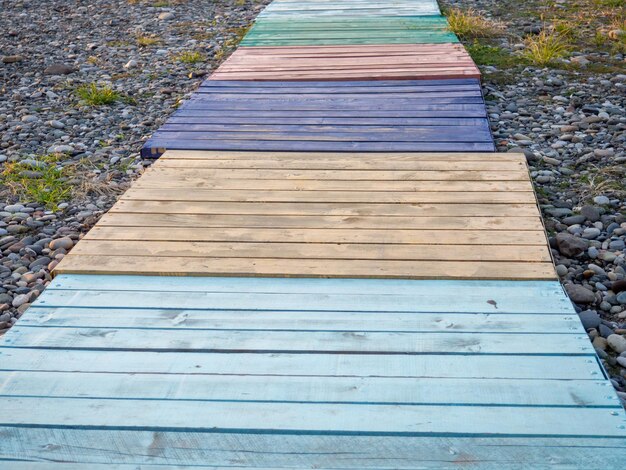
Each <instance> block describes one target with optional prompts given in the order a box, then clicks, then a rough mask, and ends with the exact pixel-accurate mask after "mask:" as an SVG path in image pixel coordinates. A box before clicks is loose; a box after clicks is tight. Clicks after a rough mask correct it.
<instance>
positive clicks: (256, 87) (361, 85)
mask: <svg viewBox="0 0 626 470" xmlns="http://www.w3.org/2000/svg"><path fill="white" fill-rule="evenodd" d="M372 47H374V46H372ZM385 47H389V46H385ZM396 47H400V46H396ZM297 48H298V49H299V47H297ZM343 48H344V46H336V47H335V50H342V49H343ZM266 49H271V48H264V49H263V50H266ZM280 49H281V50H289V49H291V48H290V47H281V48H280ZM244 50H247V49H244ZM468 85H470V86H471V85H480V80H478V79H476V78H459V79H456V78H455V79H437V80H402V81H396V80H380V81H371V80H355V81H351V82H337V83H332V84H330V83H327V82H319V81H307V82H295V83H293V82H288V81H276V82H263V83H254V82H247V81H245V80H244V81H242V80H218V81H211V80H205V81H204V82H202V83H201V84H200V88H199V89H205V88H215V89H218V90H219V89H223V88H224V87H226V88H229V89H230V88H231V87H237V88H240V89H242V90H244V89H248V90H252V91H253V92H254V93H263V92H264V93H270V92H271V90H272V89H273V90H274V93H276V92H278V93H281V92H282V90H299V91H300V90H302V93H303V94H306V93H311V92H312V91H311V89H316V90H317V91H316V93H319V91H320V89H324V90H326V91H328V92H329V93H333V92H337V91H339V90H342V89H343V90H346V89H350V90H352V91H353V92H356V91H358V92H367V91H368V90H370V91H371V92H372V93H379V92H385V90H387V91H392V92H397V91H407V92H414V91H419V90H424V89H427V87H435V89H437V90H439V91H442V90H441V87H444V89H445V90H449V89H451V88H452V87H454V88H455V89H457V90H460V89H463V90H466V89H468V88H466V87H467V86H468ZM242 92H245V91H242Z"/></svg>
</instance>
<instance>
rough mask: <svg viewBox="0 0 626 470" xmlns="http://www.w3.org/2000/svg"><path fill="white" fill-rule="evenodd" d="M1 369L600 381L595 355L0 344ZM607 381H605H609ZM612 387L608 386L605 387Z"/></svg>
mask: <svg viewBox="0 0 626 470" xmlns="http://www.w3.org/2000/svg"><path fill="white" fill-rule="evenodd" d="M0 370H3V371H20V370H22V371H59V372H61V371H64V372H74V371H82V372H99V373H100V372H113V373H126V372H128V373H157V374H159V373H166V374H193V375H223V374H227V375H238V374H243V375H260V376H262V375H280V376H302V377H338V376H346V377H409V378H425V377H434V378H437V377H440V378H483V379H517V380H526V379H550V380H552V379H555V380H556V379H563V380H598V379H602V372H601V371H600V368H599V367H598V362H597V359H596V358H595V357H594V356H528V355H511V356H506V357H503V356H498V355H481V354H474V355H441V354H431V355H428V356H418V355H401V354H391V355H389V354H338V355H332V354H286V353H272V354H259V353H248V354H247V353H236V352H231V353H227V354H220V353H198V352H186V353H185V354H181V353H174V352H151V351H136V352H133V353H132V354H131V353H129V352H128V351H107V352H106V354H103V353H102V352H101V351H94V350H54V349H28V348H24V349H17V348H3V347H0ZM607 383H608V382H607ZM609 390H610V389H609Z"/></svg>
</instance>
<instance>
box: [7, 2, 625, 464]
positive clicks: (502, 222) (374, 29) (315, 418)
mask: <svg viewBox="0 0 626 470" xmlns="http://www.w3.org/2000/svg"><path fill="white" fill-rule="evenodd" d="M494 149H495V147H494V143H493V140H492V137H491V133H490V129H489V125H488V122H487V115H486V110H485V106H484V102H483V98H482V95H481V90H480V84H479V73H478V71H477V69H476V66H475V65H474V64H473V63H472V62H471V59H470V58H469V56H468V55H467V53H466V52H465V50H464V49H463V47H462V46H460V45H459V44H458V42H457V41H456V38H455V37H454V35H453V34H451V33H450V32H448V31H447V30H446V22H445V18H443V17H442V16H440V12H439V9H438V7H437V4H436V2H434V1H432V0H413V1H409V0H388V1H387V2H372V1H369V0H341V1H340V0H311V1H307V2H298V1H295V0H275V1H274V2H273V3H271V4H270V5H269V6H268V7H267V8H266V10H264V12H263V13H262V14H261V15H260V16H259V18H258V20H257V22H256V24H255V26H254V27H253V28H252V29H251V31H250V32H249V34H248V36H246V38H244V41H243V43H242V47H241V48H240V49H239V50H238V51H236V52H235V53H234V54H233V56H232V57H231V58H230V59H229V60H227V61H226V62H225V63H224V64H223V65H222V67H220V68H219V69H218V70H217V71H216V73H215V74H214V75H213V76H211V77H210V78H209V80H207V81H206V83H205V84H204V85H203V86H202V87H201V88H200V89H199V90H198V92H197V93H196V94H195V95H194V96H193V97H192V98H191V99H190V100H188V101H187V102H186V103H184V104H183V105H182V106H181V108H180V109H179V110H178V111H177V112H176V113H174V115H173V116H172V117H171V118H170V119H169V120H168V121H167V123H166V124H165V125H164V126H163V127H162V128H161V129H159V131H157V132H156V133H155V134H154V135H153V137H152V138H151V139H150V140H149V141H148V142H147V143H146V146H145V147H144V154H145V155H146V156H153V157H159V156H160V158H159V160H158V161H157V162H156V163H155V164H154V165H153V166H152V167H151V168H150V169H149V170H147V171H146V173H145V175H144V176H143V177H142V178H140V179H139V180H138V181H137V182H136V183H135V185H133V187H132V188H131V189H130V190H129V191H128V192H127V193H126V194H125V195H124V196H123V197H122V198H121V200H120V201H119V202H118V203H117V204H116V205H115V206H114V207H113V208H112V209H111V211H110V212H109V213H108V214H107V215H106V216H104V217H103V218H102V219H101V221H100V222H99V223H98V224H97V225H96V227H95V228H94V229H93V230H92V231H91V232H89V234H87V236H86V237H85V238H84V239H83V240H82V241H81V242H79V243H78V244H77V246H76V247H75V248H74V249H73V250H72V251H71V252H70V254H68V255H67V256H66V257H65V258H64V259H63V261H62V262H61V263H60V264H59V265H58V266H57V268H56V274H57V276H56V278H55V279H54V281H53V282H52V283H51V284H50V286H49V287H48V288H47V289H46V291H45V292H44V293H43V294H42V295H41V296H40V297H39V299H38V300H37V301H36V302H35V303H34V304H33V306H32V307H31V308H30V309H29V310H28V311H27V312H26V313H25V314H24V315H23V316H22V317H21V318H20V320H19V321H18V322H17V324H16V325H15V326H14V327H13V328H12V329H11V330H10V331H9V333H7V334H6V335H5V337H4V338H3V342H2V344H1V347H0V394H1V395H2V399H3V404H4V405H5V406H4V408H3V412H2V418H0V440H1V442H2V445H1V446H0V459H1V460H0V462H5V463H6V464H7V468H17V469H19V468H38V467H40V466H41V467H48V466H57V467H59V468H85V469H87V468H89V469H92V468H100V467H102V468H130V467H131V466H132V467H133V468H134V467H136V466H141V467H140V468H160V466H163V465H165V466H168V467H171V466H175V465H176V466H180V467H184V466H196V467H204V468H266V469H268V468H342V469H357V468H358V469H360V468H387V469H400V468H403V469H409V468H457V467H463V468H481V469H482V468H485V469H496V468H497V469H501V468H544V467H548V466H560V467H565V468H619V467H621V466H622V463H623V448H624V446H625V444H626V418H625V416H624V411H623V409H622V408H621V406H620V405H619V402H618V400H617V397H616V396H615V393H614V390H613V388H612V387H611V384H610V382H609V381H608V379H607V377H606V375H605V373H604V371H603V369H602V367H601V366H600V363H599V361H598V358H597V357H596V354H595V351H594V349H593V347H592V345H591V344H590V343H589V340H588V338H587V336H586V333H585V330H584V328H583V326H582V325H581V323H580V321H579V319H578V316H577V315H576V312H575V311H574V309H573V306H572V305H571V303H570V301H569V299H568V298H567V296H566V295H565V294H564V292H563V290H562V288H561V286H560V284H559V282H558V281H557V278H556V273H555V271H554V268H553V264H552V261H551V255H550V249H549V246H548V243H547V240H546V237H545V233H544V230H543V225H542V221H541V216H540V213H539V210H538V207H537V205H536V201H535V197H534V193H533V190H532V185H531V183H530V179H529V174H528V170H527V167H526V162H525V158H524V157H523V155H520V154H499V153H494V152H493V151H494ZM598 449H601V451H599V450H598ZM33 462H41V463H40V464H38V465H36V466H34V464H33ZM116 465H119V467H116ZM0 466H2V465H1V464H0Z"/></svg>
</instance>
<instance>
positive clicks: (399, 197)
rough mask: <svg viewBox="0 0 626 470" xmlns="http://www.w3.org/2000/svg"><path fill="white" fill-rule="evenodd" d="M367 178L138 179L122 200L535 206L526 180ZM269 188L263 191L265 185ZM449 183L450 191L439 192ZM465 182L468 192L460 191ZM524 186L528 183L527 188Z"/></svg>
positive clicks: (534, 200) (533, 196) (532, 194)
mask: <svg viewBox="0 0 626 470" xmlns="http://www.w3.org/2000/svg"><path fill="white" fill-rule="evenodd" d="M371 184H372V183H371V182H369V181H355V182H336V181H330V182H327V181H281V180H221V181H206V182H204V183H203V184H202V185H201V187H199V188H194V189H193V191H192V192H185V193H181V191H180V190H178V189H177V187H178V186H180V183H177V182H169V183H168V182H167V181H163V182H162V184H161V181H159V183H158V184H157V183H153V182H152V179H146V180H144V181H141V180H140V181H138V182H137V183H136V184H135V185H133V187H132V188H131V189H130V190H128V191H127V192H126V194H125V195H124V196H123V198H122V199H123V200H153V201H189V202H192V201H203V202H245V201H247V202H260V203H271V202H274V203H278V202H297V203H301V204H302V203H309V204H311V203H334V204H347V203H350V204H364V203H365V204H366V203H368V202H371V201H372V199H373V197H372V196H373V195H374V198H375V200H376V202H377V203H379V204H448V205H459V204H490V205H491V204H493V205H496V204H511V205H515V204H523V205H528V204H534V203H535V202H536V199H535V195H534V193H533V192H532V191H531V190H530V189H531V188H530V187H529V186H530V183H528V182H526V181H520V182H517V181H516V182H506V183H505V184H501V183H497V182H496V183H493V182H476V183H472V184H471V185H467V184H465V182H454V181H453V182H450V183H449V185H448V182H443V181H439V182H424V183H422V182H414V183H411V182H406V183H405V182H401V181H393V182H385V181H382V182H376V189H378V190H372V191H368V190H367V187H368V186H371ZM270 185H271V187H272V189H271V190H266V189H265V188H267V187H268V186H270ZM444 185H445V186H447V187H448V189H449V191H438V187H443V186H444ZM464 185H465V187H466V189H467V191H462V189H463V186H464ZM526 186H528V187H526ZM159 188H161V189H159Z"/></svg>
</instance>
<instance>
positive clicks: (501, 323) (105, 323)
mask: <svg viewBox="0 0 626 470" xmlns="http://www.w3.org/2000/svg"><path fill="white" fill-rule="evenodd" d="M20 326H41V327H46V326H49V327H60V326H73V327H82V328H107V327H108V328H113V327H114V328H175V329H194V330H207V329H209V330H288V331H293V330H300V331H388V332H442V331H455V332H476V333H478V332H481V333H580V334H585V331H584V329H583V327H582V325H581V323H580V321H579V319H578V317H577V316H576V315H562V314H561V315H546V314H523V313H520V314H515V315H512V314H509V313H469V314H467V313H425V312H418V313H413V312H410V313H409V312H392V313H384V314H379V313H377V312H330V311H328V312H303V311H297V310H294V311H274V312H272V311H247V310H163V309H89V308H57V309H55V308H45V307H37V306H35V307H31V308H30V309H29V310H28V314H27V315H23V316H22V318H21V319H20Z"/></svg>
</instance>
